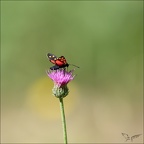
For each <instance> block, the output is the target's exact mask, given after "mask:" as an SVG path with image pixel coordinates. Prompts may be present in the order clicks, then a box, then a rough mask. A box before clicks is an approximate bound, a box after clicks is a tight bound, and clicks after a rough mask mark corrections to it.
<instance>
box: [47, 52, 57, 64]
mask: <svg viewBox="0 0 144 144" xmlns="http://www.w3.org/2000/svg"><path fill="white" fill-rule="evenodd" d="M47 57H48V59H49V61H50V62H51V63H53V64H56V60H57V57H56V56H55V55H54V54H51V53H48V54H47Z"/></svg>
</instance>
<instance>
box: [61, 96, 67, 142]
mask: <svg viewBox="0 0 144 144" xmlns="http://www.w3.org/2000/svg"><path fill="white" fill-rule="evenodd" d="M59 101H60V111H61V117H62V126H63V136H64V143H65V144H67V143H68V142H67V131H66V119H65V113H64V103H63V98H59Z"/></svg>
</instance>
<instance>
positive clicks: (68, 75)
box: [47, 69, 75, 87]
mask: <svg viewBox="0 0 144 144" xmlns="http://www.w3.org/2000/svg"><path fill="white" fill-rule="evenodd" d="M73 71H74V70H72V71H69V72H67V71H65V70H63V69H58V70H52V71H48V72H47V74H48V76H49V77H50V78H51V79H52V80H53V82H54V83H55V84H56V85H57V86H58V87H62V86H65V85H67V84H68V83H69V82H70V81H71V80H73V79H74V76H75V75H73Z"/></svg>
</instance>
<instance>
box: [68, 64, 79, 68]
mask: <svg viewBox="0 0 144 144" xmlns="http://www.w3.org/2000/svg"><path fill="white" fill-rule="evenodd" d="M69 65H72V66H75V67H77V68H80V67H78V66H76V65H74V64H69Z"/></svg>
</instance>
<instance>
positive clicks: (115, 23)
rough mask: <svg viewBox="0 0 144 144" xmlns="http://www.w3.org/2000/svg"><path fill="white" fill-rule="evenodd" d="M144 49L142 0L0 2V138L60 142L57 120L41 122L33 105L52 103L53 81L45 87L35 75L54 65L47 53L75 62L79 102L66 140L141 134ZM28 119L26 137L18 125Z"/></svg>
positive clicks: (109, 139) (37, 107) (107, 139)
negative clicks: (0, 122) (0, 115)
mask: <svg viewBox="0 0 144 144" xmlns="http://www.w3.org/2000/svg"><path fill="white" fill-rule="evenodd" d="M142 48H143V4H142V1H90V2H88V1H68V2H66V1H53V2H52V1H20V2H18V1H2V2H1V94H2V96H1V97H2V117H3V119H2V142H50V143H51V142H62V133H61V127H60V126H61V123H60V122H59V121H60V119H58V121H57V120H55V121H54V122H51V121H47V120H45V122H43V120H41V119H40V120H39V118H37V116H35V114H33V115H32V116H31V111H30V109H31V108H32V109H33V110H34V111H35V113H41V112H42V111H41V110H43V108H44V109H45V108H47V109H49V110H50V109H54V107H55V106H54V105H53V107H43V104H44V103H45V102H46V100H47V99H45V98H44V97H43V95H44V96H45V95H46V94H47V95H48V97H51V91H50V90H51V89H52V87H51V84H49V83H52V82H51V81H50V80H49V78H47V80H48V81H49V82H48V83H47V86H48V90H47V91H48V93H47V91H46V88H45V90H44V93H43V92H41V90H43V89H41V88H42V86H43V85H44V84H45V82H44V81H40V80H39V79H42V78H43V77H46V70H47V69H49V67H50V66H51V65H52V64H51V63H50V62H49V61H48V59H47V57H46V54H47V53H48V52H50V53H54V54H55V55H57V56H61V55H64V56H65V57H66V59H67V61H68V63H72V64H75V65H78V66H80V69H76V72H75V73H76V74H77V76H76V78H75V80H74V82H72V83H74V85H72V86H70V93H71V91H72V92H73V91H75V93H73V94H74V95H75V96H74V98H75V100H74V99H73V100H72V103H73V102H74V101H75V104H74V105H77V106H75V108H73V111H71V112H69V116H68V117H67V119H68V123H67V125H68V127H69V129H68V136H69V139H70V140H69V142H123V141H124V139H123V137H122V136H121V135H120V134H121V132H129V133H130V134H135V133H141V132H142V73H143V71H142V63H143V62H142V57H143V53H142V51H143V50H142ZM69 69H73V67H72V66H70V67H69ZM37 83H39V84H38V85H37V86H36V87H35V88H34V86H35V85H36V84H37ZM76 87H77V88H76ZM73 88H74V89H73ZM34 89H36V90H39V91H38V92H37V91H33V90H34ZM29 92H33V94H31V95H30V93H29ZM36 92H37V93H38V95H37V96H36V99H35V98H34V96H33V95H34V94H35V93H36ZM40 95H42V97H41V100H43V102H42V101H41V100H40V99H39V98H40ZM70 97H73V96H72V95H71V96H70ZM37 98H38V99H37ZM66 99H67V100H68V102H67V103H70V101H71V98H70V99H69V97H66ZM79 100H80V101H79ZM38 101H40V103H38ZM27 105H29V106H27ZM57 105H58V103H57ZM30 107H31V108H30ZM68 107H69V106H68V105H67V107H66V109H67V108H68ZM70 107H73V106H71V105H70ZM56 110H57V111H59V109H56ZM20 113H22V114H23V113H24V114H23V116H19V114H20ZM44 113H45V114H46V115H48V114H49V111H48V114H47V113H46V110H44ZM53 113H55V111H53ZM17 116H19V117H17ZM40 117H41V116H40ZM55 117H57V116H55ZM35 119H36V121H35ZM17 120H19V123H20V124H19V125H18V127H17V125H16V124H17ZM25 121H26V123H25ZM81 121H82V122H83V123H81ZM33 122H34V123H35V124H34V125H33V126H32V127H30V128H31V131H30V133H33V135H32V137H29V136H28V134H29V133H28V132H29V128H24V127H23V125H22V124H23V123H24V126H26V125H28V126H30V125H31V124H32V123H33ZM21 123H22V124H21ZM43 123H44V124H43ZM47 124H48V125H47ZM55 124H56V125H55ZM57 125H58V128H59V130H58V131H59V132H60V133H61V135H60V136H55V135H54V134H55V130H56V131H57V127H56V126H57ZM36 126H37V127H36ZM46 126H47V128H46ZM33 127H35V128H34V129H33ZM13 129H15V133H14V132H13ZM32 129H33V130H32ZM112 129H113V131H112ZM36 131H37V132H36ZM39 131H40V132H41V133H42V134H41V135H40V133H39ZM42 131H43V132H42ZM80 133H81V135H80ZM17 134H19V136H17ZM29 135H30V134H29ZM108 135H109V136H108ZM139 140H140V138H139ZM137 141H138V139H137Z"/></svg>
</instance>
